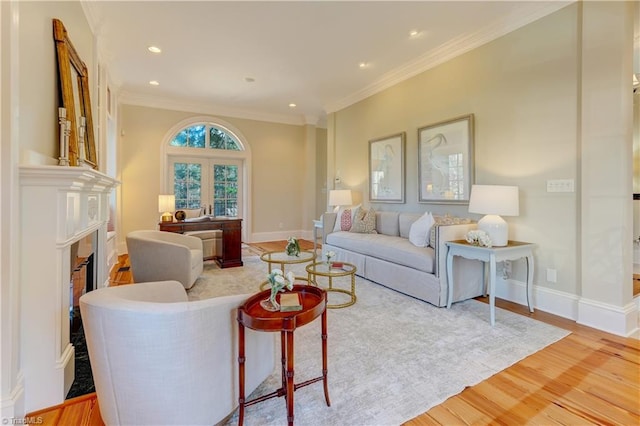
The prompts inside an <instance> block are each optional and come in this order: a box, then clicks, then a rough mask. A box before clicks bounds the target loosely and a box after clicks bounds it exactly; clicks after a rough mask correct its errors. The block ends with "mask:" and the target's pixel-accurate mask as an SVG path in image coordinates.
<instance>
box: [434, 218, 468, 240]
mask: <svg viewBox="0 0 640 426" xmlns="http://www.w3.org/2000/svg"><path fill="white" fill-rule="evenodd" d="M433 220H434V221H435V223H434V224H433V226H432V227H431V232H430V234H431V235H430V236H429V246H430V247H432V248H436V231H437V230H438V227H439V226H441V225H462V224H467V223H471V219H469V218H467V217H455V216H451V215H448V214H446V215H444V216H434V217H433Z"/></svg>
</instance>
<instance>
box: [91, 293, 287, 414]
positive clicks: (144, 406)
mask: <svg viewBox="0 0 640 426" xmlns="http://www.w3.org/2000/svg"><path fill="white" fill-rule="evenodd" d="M249 296H250V295H239V296H225V297H218V298H213V299H205V300H199V301H192V302H189V301H187V295H186V291H185V289H184V287H183V286H182V285H180V283H178V282H176V281H164V282H152V283H140V284H135V285H123V286H118V287H107V288H103V289H99V290H95V291H91V292H89V293H86V294H85V295H83V296H82V297H81V298H80V311H81V315H82V320H83V325H84V330H85V335H86V340H87V348H88V351H89V359H90V361H91V370H92V372H93V379H94V382H95V387H96V393H97V397H98V403H99V406H100V413H101V415H102V419H103V420H104V422H105V424H107V425H161V424H162V425H165V424H183V425H184V424H189V425H213V424H216V423H218V422H220V421H221V420H223V419H225V418H226V417H227V416H228V415H229V414H231V413H232V412H233V410H234V409H235V408H236V407H237V405H238V386H239V385H238V359H237V356H238V355H237V354H238V342H237V339H238V337H237V333H238V327H237V322H236V315H237V314H236V312H237V309H236V308H237V307H238V306H240V305H241V304H242V303H243V302H244V301H245V300H246V299H247V298H248V297H249ZM246 333H247V334H246V335H245V339H246V340H245V342H246V343H245V345H246V350H247V365H246V370H245V371H246V384H247V386H248V387H247V389H248V390H247V393H246V394H247V395H248V394H249V393H250V392H252V391H253V390H254V389H255V388H256V387H257V386H258V385H259V384H260V383H262V381H264V379H265V378H267V377H268V376H269V375H270V374H271V373H273V372H274V370H275V367H276V365H275V338H276V337H275V333H259V332H254V331H252V330H248V329H247V330H246Z"/></svg>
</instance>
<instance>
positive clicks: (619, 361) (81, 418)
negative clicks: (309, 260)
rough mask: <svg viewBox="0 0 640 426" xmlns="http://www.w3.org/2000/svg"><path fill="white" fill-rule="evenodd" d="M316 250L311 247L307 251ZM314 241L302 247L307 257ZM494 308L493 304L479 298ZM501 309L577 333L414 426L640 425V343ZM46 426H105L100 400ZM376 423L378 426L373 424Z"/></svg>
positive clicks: (43, 418)
mask: <svg viewBox="0 0 640 426" xmlns="http://www.w3.org/2000/svg"><path fill="white" fill-rule="evenodd" d="M307 243H308V244H307ZM285 245H286V241H277V242H269V243H259V244H253V245H252V248H253V249H255V250H258V251H263V250H264V251H271V250H281V249H284V246H285ZM312 247H313V244H312V243H311V242H304V243H302V244H301V248H302V249H303V250H305V249H309V248H312ZM110 280H111V282H112V285H121V284H128V283H130V282H131V273H130V271H129V268H128V259H127V257H126V256H122V257H120V259H119V264H118V265H116V267H114V269H113V271H112V273H111V276H110ZM478 300H481V301H483V302H487V298H478ZM496 305H497V306H498V307H500V308H503V309H507V310H510V311H512V312H515V313H518V314H521V315H527V316H530V317H531V318H534V319H536V320H538V321H542V322H545V323H549V324H552V325H554V326H557V327H561V328H564V329H566V330H569V331H571V333H572V334H570V335H569V336H567V337H565V338H564V339H562V340H560V341H558V342H556V343H554V344H552V345H550V346H548V347H546V348H544V349H542V350H541V351H538V352H536V353H535V354H533V355H531V356H529V357H527V358H525V359H523V360H522V361H520V362H518V363H516V364H514V365H513V366H511V367H509V368H507V369H505V370H503V371H501V372H500V373H498V374H496V375H494V376H492V377H490V378H489V379H487V380H485V381H483V382H481V383H479V384H477V385H475V386H471V387H468V388H467V389H465V390H464V391H462V392H461V393H460V394H458V395H455V396H453V397H451V398H449V399H448V400H446V401H445V402H444V403H442V404H440V405H438V406H436V407H433V408H432V409H430V410H429V411H427V412H426V413H424V414H422V415H420V416H418V417H416V418H415V419H413V420H410V421H408V422H406V423H405V424H406V425H409V426H423V425H488V424H505V425H521V424H532V425H555V424H563V425H591V424H612V425H638V424H640V341H639V340H636V339H628V338H622V337H619V336H615V335H612V334H608V333H604V332H601V331H598V330H595V329H592V328H589V327H585V326H581V325H578V324H576V323H575V322H574V321H570V320H567V319H565V318H561V317H558V316H555V315H551V314H548V313H545V312H541V311H536V312H534V313H533V314H531V313H529V312H528V310H527V308H526V307H525V306H522V305H518V304H515V303H511V302H507V301H504V300H500V299H496ZM28 418H31V419H33V420H32V421H31V422H32V423H34V422H38V423H40V424H43V425H51V426H58V425H60V426H63V425H64V426H67V425H78V426H84V425H103V422H102V419H101V417H100V413H99V411H98V403H97V400H96V397H95V394H89V395H84V396H81V397H78V398H75V399H71V400H67V401H65V403H64V404H61V405H58V406H55V407H51V408H47V409H44V410H40V411H37V412H34V413H30V414H29V415H28ZM371 423H372V424H375V419H372V420H371Z"/></svg>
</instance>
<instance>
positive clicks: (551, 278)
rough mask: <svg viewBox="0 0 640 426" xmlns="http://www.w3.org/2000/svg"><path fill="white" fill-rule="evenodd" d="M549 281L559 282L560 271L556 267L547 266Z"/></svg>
mask: <svg viewBox="0 0 640 426" xmlns="http://www.w3.org/2000/svg"><path fill="white" fill-rule="evenodd" d="M547 281H548V282H550V283H555V282H558V273H557V271H556V270H555V269H551V268H547Z"/></svg>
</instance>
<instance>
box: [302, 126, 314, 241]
mask: <svg viewBox="0 0 640 426" xmlns="http://www.w3.org/2000/svg"><path fill="white" fill-rule="evenodd" d="M316 143H317V141H316V126H315V125H312V124H306V125H305V126H304V164H305V171H304V188H303V189H302V197H303V199H302V202H303V207H302V230H307V229H311V230H312V231H313V220H314V219H316V218H315V212H316ZM305 237H306V238H309V237H308V236H305Z"/></svg>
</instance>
